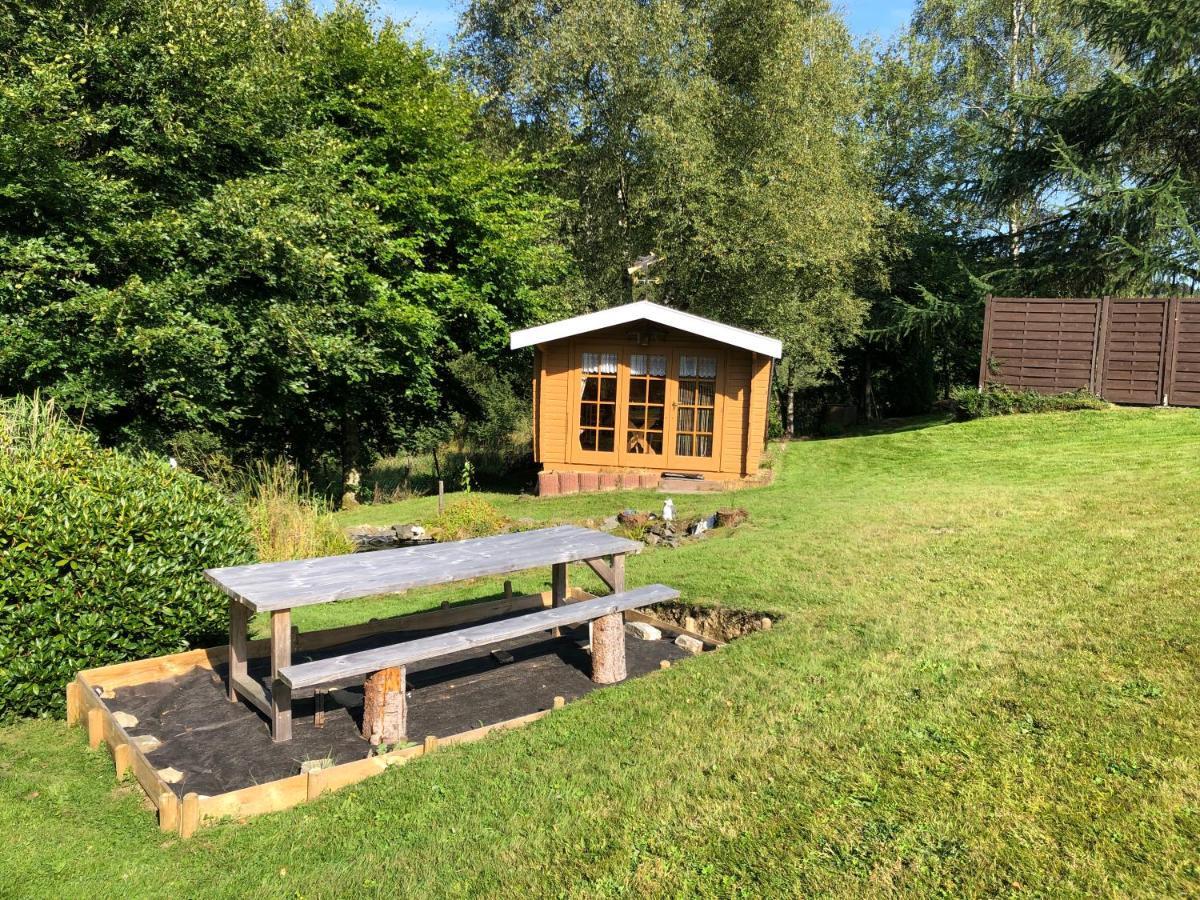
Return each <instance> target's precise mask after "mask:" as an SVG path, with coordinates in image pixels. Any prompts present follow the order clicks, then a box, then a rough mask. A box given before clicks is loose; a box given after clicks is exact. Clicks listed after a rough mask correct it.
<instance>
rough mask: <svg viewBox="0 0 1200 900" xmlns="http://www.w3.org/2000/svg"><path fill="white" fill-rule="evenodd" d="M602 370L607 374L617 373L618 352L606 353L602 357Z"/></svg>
mask: <svg viewBox="0 0 1200 900" xmlns="http://www.w3.org/2000/svg"><path fill="white" fill-rule="evenodd" d="M600 371H601V372H602V373H603V374H605V375H616V374H617V354H615V353H605V354H602V355H601V357H600Z"/></svg>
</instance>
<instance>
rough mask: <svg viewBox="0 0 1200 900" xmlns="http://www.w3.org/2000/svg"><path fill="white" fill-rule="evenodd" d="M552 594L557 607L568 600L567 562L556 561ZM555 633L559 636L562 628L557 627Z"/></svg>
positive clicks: (552, 575) (553, 570)
mask: <svg viewBox="0 0 1200 900" xmlns="http://www.w3.org/2000/svg"><path fill="white" fill-rule="evenodd" d="M550 596H551V601H552V603H553V605H554V608H555V609H557V608H558V607H560V606H562V605H563V604H565V603H566V602H567V564H566V563H555V564H554V567H553V569H552V570H551V578H550ZM553 634H554V636H555V637H558V636H559V635H561V634H562V630H561V629H559V628H555V629H554V631H553Z"/></svg>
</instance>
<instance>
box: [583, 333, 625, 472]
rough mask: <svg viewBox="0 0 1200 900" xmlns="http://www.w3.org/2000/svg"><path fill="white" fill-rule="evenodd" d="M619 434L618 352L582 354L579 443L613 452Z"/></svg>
mask: <svg viewBox="0 0 1200 900" xmlns="http://www.w3.org/2000/svg"><path fill="white" fill-rule="evenodd" d="M616 434H617V354H615V353H584V354H583V389H582V391H581V393H580V401H579V446H580V447H581V448H582V449H584V450H592V451H597V452H600V453H611V452H612V451H613V449H614V448H615V447H616Z"/></svg>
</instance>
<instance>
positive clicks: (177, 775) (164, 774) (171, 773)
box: [158, 766, 183, 784]
mask: <svg viewBox="0 0 1200 900" xmlns="http://www.w3.org/2000/svg"><path fill="white" fill-rule="evenodd" d="M158 777H159V778H161V779H162V780H163V781H165V782H166V783H167V784H179V782H181V781H183V773H182V772H180V771H179V770H178V769H173V768H171V767H170V766H167V767H166V768H165V769H159V770H158Z"/></svg>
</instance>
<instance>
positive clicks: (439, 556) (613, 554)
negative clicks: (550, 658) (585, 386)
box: [204, 525, 642, 741]
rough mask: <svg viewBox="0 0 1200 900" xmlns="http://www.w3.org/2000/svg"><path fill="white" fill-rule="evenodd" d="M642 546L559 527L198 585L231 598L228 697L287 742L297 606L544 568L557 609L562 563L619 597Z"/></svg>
mask: <svg viewBox="0 0 1200 900" xmlns="http://www.w3.org/2000/svg"><path fill="white" fill-rule="evenodd" d="M641 548H642V545H641V543H639V542H637V541H632V540H629V539H627V538H623V537H618V536H617V535H612V534H607V533H605V532H602V531H595V530H592V529H589V528H582V527H580V526H577V525H559V526H556V527H553V528H539V529H537V530H534V531H521V532H515V533H512V534H501V535H496V536H494V537H485V538H475V539H471V540H465V541H450V542H446V543H442V544H426V545H422V546H417V547H402V548H400V549H396V550H377V551H373V552H370V553H357V554H351V555H346V556H324V557H318V558H316V559H301V560H294V561H290V562H278V563H258V564H252V565H244V566H227V567H224V568H219V569H208V570H207V571H205V573H204V575H205V578H206V579H207V580H208V581H209V582H211V583H212V584H214V585H216V586H217V587H218V588H220V589H221V590H222V591H224V592H225V594H227V595H228V596H229V678H228V690H229V699H230V700H231V701H236V700H238V698H239V696H240V697H241V698H243V699H245V700H247V701H248V702H250V703H251V704H253V705H254V706H256V707H258V708H259V709H260V710H261V711H262V712H263V713H264V714H265V715H266V716H267V717H268V718H269V719H270V722H271V733H272V736H273V738H274V739H275V740H276V741H286V740H290V739H291V736H292V703H291V690H292V689H291V685H290V684H289V683H288V682H287V681H285V680H283V679H281V678H280V672H281V670H283V669H286V668H288V667H290V666H291V663H292V622H291V614H292V610H293V609H296V608H297V607H302V606H312V605H315V604H319V603H332V602H334V601H337V600H351V599H355V598H361V597H373V596H379V595H383V594H395V593H398V592H400V591H406V590H409V589H412V588H419V587H428V586H431V585H438V584H450V583H452V582H456V581H467V580H470V579H473V578H482V577H486V576H494V575H506V574H509V573H512V572H520V571H524V570H526V569H534V568H539V567H542V566H550V567H551V573H552V574H551V594H552V602H553V606H554V607H559V606H562V605H563V604H565V603H566V600H567V565H568V564H570V563H576V562H583V563H586V564H587V565H588V566H589V567H590V568H591V569H592V570H593V571H594V572H596V574H597V575H598V576H599V577H600V578H601V580H602V581H604V582H605V584H606V585H608V587H609V589H610V590H611V591H612V592H613V593H614V594H620V593H621V592H623V591H624V589H625V556H626V554H630V553H637V552H639V551H640V550H641ZM606 557H607V558H608V560H609V561H608V562H605V558H606ZM260 612H266V613H270V615H271V634H270V640H271V688H270V691H269V693H268V691H266V690H264V689H263V687H262V685H260V684H259V683H258V682H257V681H254V680H252V679H251V678H250V677H249V676H248V674H247V652H246V650H247V647H246V644H247V627H248V625H249V620H250V616H251V615H253V614H254V613H260Z"/></svg>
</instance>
